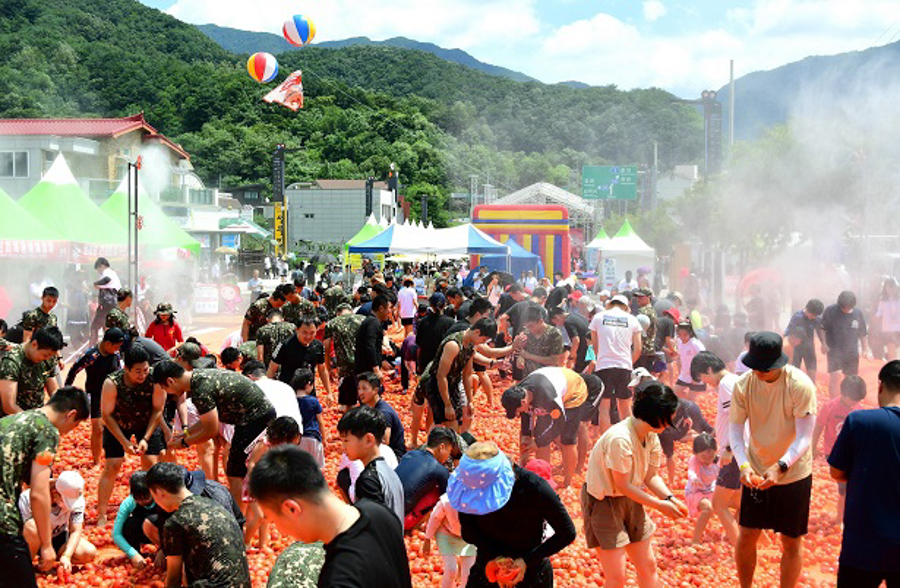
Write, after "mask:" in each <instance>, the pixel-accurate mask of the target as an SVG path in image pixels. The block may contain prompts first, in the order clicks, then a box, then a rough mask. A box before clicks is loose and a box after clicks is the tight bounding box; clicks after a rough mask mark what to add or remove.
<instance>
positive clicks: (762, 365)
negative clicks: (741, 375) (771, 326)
mask: <svg viewBox="0 0 900 588" xmlns="http://www.w3.org/2000/svg"><path fill="white" fill-rule="evenodd" d="M742 361H743V362H744V365H745V366H747V367H748V368H750V369H751V370H756V371H760V372H770V371H772V370H777V369H780V368H783V367H784V366H785V365H787V362H788V356H787V355H786V354H785V353H784V351H783V350H782V340H781V335H779V334H778V333H773V332H772V331H759V332H757V333H754V334H753V336H752V337H751V338H750V349H749V350H748V351H747V355H745V356H744V359H743V360H742Z"/></svg>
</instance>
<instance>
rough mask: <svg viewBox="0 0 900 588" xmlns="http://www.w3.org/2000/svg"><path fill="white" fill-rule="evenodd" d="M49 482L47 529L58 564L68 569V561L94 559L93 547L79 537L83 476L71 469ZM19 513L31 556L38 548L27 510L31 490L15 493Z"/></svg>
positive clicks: (30, 511)
mask: <svg viewBox="0 0 900 588" xmlns="http://www.w3.org/2000/svg"><path fill="white" fill-rule="evenodd" d="M51 482H53V483H52V484H50V499H51V504H50V531H51V534H52V536H53V549H54V550H55V551H56V553H57V555H58V557H59V565H60V566H62V568H63V569H65V570H66V571H72V564H86V563H90V562H92V561H94V558H95V557H96V556H97V548H96V547H94V544H93V543H91V542H90V541H88V540H87V539H85V538H84V537H83V536H82V534H81V533H82V530H83V529H84V510H85V501H84V478H82V477H81V474H79V473H78V472H74V471H68V472H62V473H61V474H59V476H57V478H56V480H51ZM19 512H20V513H21V514H22V520H23V521H25V525H24V527H23V528H22V534H23V535H24V536H25V541H26V542H27V543H28V547H29V549H30V550H31V557H34V556H35V555H37V553H38V550H39V549H40V547H41V539H40V537H39V536H38V529H37V523H36V522H35V520H34V518H33V514H32V510H31V490H30V489H29V490H25V491H24V492H22V494H21V495H20V496H19Z"/></svg>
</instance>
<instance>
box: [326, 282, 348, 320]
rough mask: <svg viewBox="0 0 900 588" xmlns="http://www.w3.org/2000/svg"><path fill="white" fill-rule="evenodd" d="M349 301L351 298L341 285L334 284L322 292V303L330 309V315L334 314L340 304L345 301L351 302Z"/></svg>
mask: <svg viewBox="0 0 900 588" xmlns="http://www.w3.org/2000/svg"><path fill="white" fill-rule="evenodd" d="M349 302H350V298H349V297H348V296H347V295H346V294H345V293H344V289H343V288H341V287H340V286H332V287H331V288H328V289H327V290H325V293H324V294H322V303H323V304H324V305H325V310H327V311H328V316H334V313H335V312H336V311H337V307H338V306H340V305H341V304H344V303H348V304H349Z"/></svg>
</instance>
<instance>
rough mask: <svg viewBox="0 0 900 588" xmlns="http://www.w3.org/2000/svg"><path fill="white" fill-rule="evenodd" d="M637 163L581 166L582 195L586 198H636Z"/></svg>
mask: <svg viewBox="0 0 900 588" xmlns="http://www.w3.org/2000/svg"><path fill="white" fill-rule="evenodd" d="M637 180H638V173H637V166H636V165H586V166H584V167H582V168H581V197H582V198H584V199H585V200H636V199H637Z"/></svg>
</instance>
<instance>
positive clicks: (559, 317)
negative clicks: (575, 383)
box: [550, 306, 591, 373]
mask: <svg viewBox="0 0 900 588" xmlns="http://www.w3.org/2000/svg"><path fill="white" fill-rule="evenodd" d="M550 324H552V325H555V326H556V327H557V328H562V329H565V330H566V334H567V335H568V336H569V340H570V341H571V342H572V343H571V345H570V350H569V357H568V360H567V361H566V366H567V367H568V368H569V369H572V370H575V371H576V372H578V373H581V372H582V371H583V370H584V368H585V367H587V364H588V362H587V360H585V356H586V355H587V350H588V347H590V346H591V326H590V323H589V322H588V320H587V319H586V318H584V317H583V316H581V315H580V314H578V313H574V312H573V313H568V314H567V313H566V312H565V311H564V310H563V309H562V308H560V307H558V306H557V307H555V308H551V309H550Z"/></svg>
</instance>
